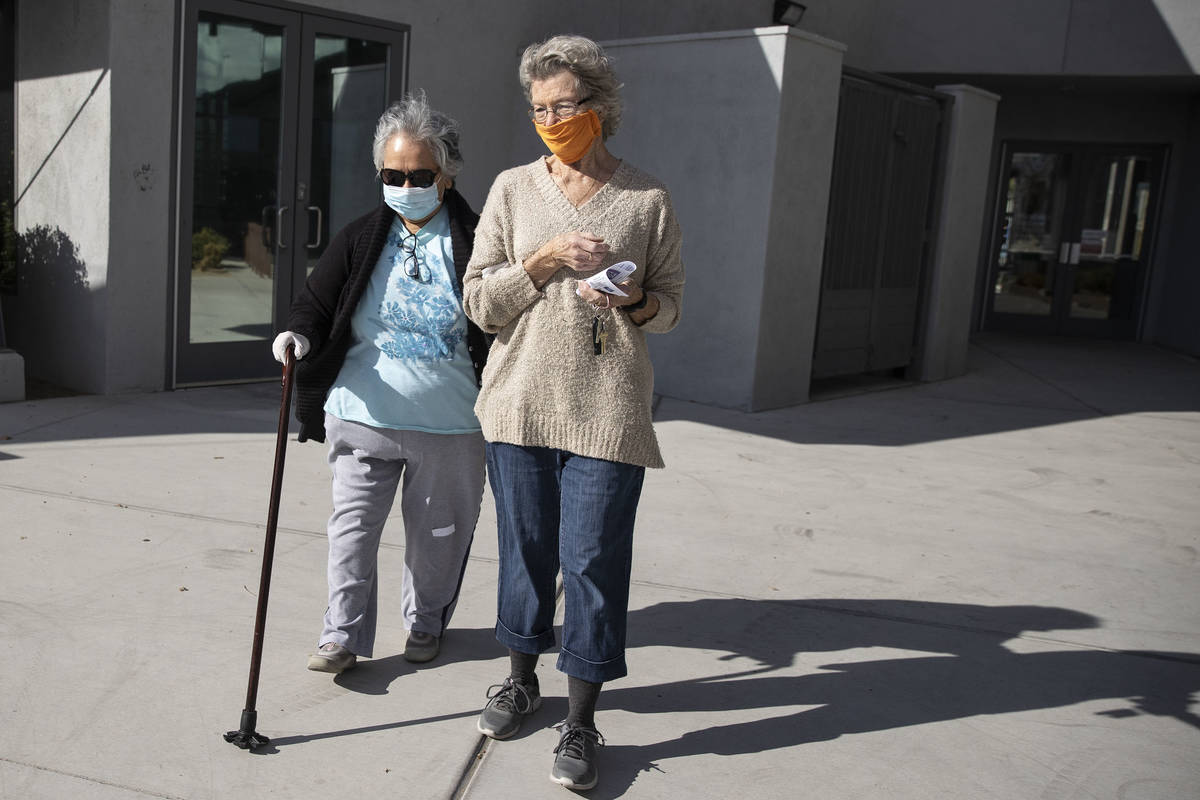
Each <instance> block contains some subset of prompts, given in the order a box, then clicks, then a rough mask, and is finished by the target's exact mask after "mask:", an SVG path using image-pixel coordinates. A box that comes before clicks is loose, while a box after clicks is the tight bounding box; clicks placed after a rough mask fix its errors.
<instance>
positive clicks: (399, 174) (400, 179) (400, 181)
mask: <svg viewBox="0 0 1200 800" xmlns="http://www.w3.org/2000/svg"><path fill="white" fill-rule="evenodd" d="M437 176H438V174H437V172H435V171H434V170H431V169H414V170H412V171H411V172H405V171H404V170H402V169H381V170H379V180H381V181H383V182H384V183H386V184H387V185H388V186H403V185H404V184H406V183H411V184H412V185H413V186H415V187H416V188H418V189H426V188H428V187H430V186H433V182H434V181H435V180H437Z"/></svg>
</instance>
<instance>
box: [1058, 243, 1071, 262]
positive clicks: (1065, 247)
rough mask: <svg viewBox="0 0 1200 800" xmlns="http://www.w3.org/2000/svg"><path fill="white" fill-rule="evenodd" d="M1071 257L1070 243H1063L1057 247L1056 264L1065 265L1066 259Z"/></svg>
mask: <svg viewBox="0 0 1200 800" xmlns="http://www.w3.org/2000/svg"><path fill="white" fill-rule="evenodd" d="M1070 257H1071V243H1070V242H1063V243H1062V244H1060V245H1059V246H1058V263H1060V264H1065V263H1067V259H1068V258H1070Z"/></svg>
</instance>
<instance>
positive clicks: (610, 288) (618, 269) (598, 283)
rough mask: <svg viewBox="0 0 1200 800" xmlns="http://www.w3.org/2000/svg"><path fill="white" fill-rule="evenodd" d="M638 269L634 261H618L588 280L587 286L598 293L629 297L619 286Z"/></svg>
mask: <svg viewBox="0 0 1200 800" xmlns="http://www.w3.org/2000/svg"><path fill="white" fill-rule="evenodd" d="M636 269H637V264H634V263H633V262H632V261H618V262H617V263H616V264H613V265H612V266H611V267H609V268H608V269H606V270H604V271H603V272H597V273H596V274H595V275H593V276H592V277H590V278H588V279H587V285H588V286H590V287H592V288H593V289H595V290H596V291H598V292H604V293H605V294H615V295H620V296H621V297H628V296H629V295H627V294H626V293H625V292H624V291H622V290H621V289H620V288H619V287H618V286H617V284H618V283H620V282H621V281H623V280H625V279H626V278H628V277H629V276H630V275H632V274H633V272H634V270H636Z"/></svg>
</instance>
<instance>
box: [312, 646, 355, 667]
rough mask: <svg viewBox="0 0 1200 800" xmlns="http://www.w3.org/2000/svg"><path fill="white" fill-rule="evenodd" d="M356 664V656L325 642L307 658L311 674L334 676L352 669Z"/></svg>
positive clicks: (341, 647) (340, 647)
mask: <svg viewBox="0 0 1200 800" xmlns="http://www.w3.org/2000/svg"><path fill="white" fill-rule="evenodd" d="M357 663H358V656H356V655H354V653H351V652H350V651H349V650H347V649H346V648H345V647H343V646H342V645H340V644H334V643H333V642H326V643H325V644H323V645H321V646H320V647H319V648H317V652H315V653H313V654H312V655H311V656H309V657H308V668H309V669H311V670H312V671H313V672H332V673H334V674H335V675H336V674H337V673H339V672H345V671H346V670H348V669H353V668H354V665H355V664H357Z"/></svg>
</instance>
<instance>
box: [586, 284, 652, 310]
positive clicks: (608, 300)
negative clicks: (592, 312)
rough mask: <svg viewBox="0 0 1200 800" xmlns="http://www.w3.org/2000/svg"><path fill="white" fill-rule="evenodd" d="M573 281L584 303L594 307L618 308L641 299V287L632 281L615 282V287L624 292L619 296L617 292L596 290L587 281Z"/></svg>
mask: <svg viewBox="0 0 1200 800" xmlns="http://www.w3.org/2000/svg"><path fill="white" fill-rule="evenodd" d="M575 283H576V285H577V286H578V287H579V296H580V297H581V298H583V301H584V302H585V303H590V304H591V305H592V306H593V307H595V308H620V307H621V306H628V305H632V304H633V303H636V302H637V301H638V300H641V299H642V295H643V294H644V292H643V291H642V287H640V286H638V285H637V284H635V283H634V282H633V281H622V282H621V283H618V284H617V287H618V288H619V289H621V291H623V292H625V294H626V296H625V297H621V295H619V294H607V293H605V292H600V291H597V290H595V289H593V288H592V287H590V286H588V284H587V281H576V282H575Z"/></svg>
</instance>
